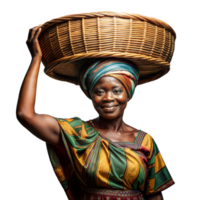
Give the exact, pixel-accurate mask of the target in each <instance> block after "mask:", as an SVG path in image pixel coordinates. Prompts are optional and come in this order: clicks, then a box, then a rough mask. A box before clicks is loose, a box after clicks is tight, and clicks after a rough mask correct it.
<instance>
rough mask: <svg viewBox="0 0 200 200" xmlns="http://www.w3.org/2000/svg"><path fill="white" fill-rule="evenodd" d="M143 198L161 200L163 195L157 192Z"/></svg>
mask: <svg viewBox="0 0 200 200" xmlns="http://www.w3.org/2000/svg"><path fill="white" fill-rule="evenodd" d="M145 200H163V196H162V193H161V192H159V193H157V194H154V195H151V196H147V197H146V198H145Z"/></svg>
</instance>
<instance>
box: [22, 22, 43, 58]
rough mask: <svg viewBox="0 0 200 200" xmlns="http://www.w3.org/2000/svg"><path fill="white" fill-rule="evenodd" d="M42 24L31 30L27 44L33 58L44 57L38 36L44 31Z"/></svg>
mask: <svg viewBox="0 0 200 200" xmlns="http://www.w3.org/2000/svg"><path fill="white" fill-rule="evenodd" d="M41 26H42V25H39V26H36V27H34V28H32V29H30V30H29V34H28V39H27V41H26V44H27V46H28V49H29V51H30V53H31V56H32V58H34V57H40V58H42V51H41V48H40V44H39V41H38V37H39V35H40V33H41V31H42V28H41Z"/></svg>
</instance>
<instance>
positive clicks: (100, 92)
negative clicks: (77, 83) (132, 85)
mask: <svg viewBox="0 0 200 200" xmlns="http://www.w3.org/2000/svg"><path fill="white" fill-rule="evenodd" d="M91 99H92V102H93V105H94V108H95V109H96V111H97V112H98V113H99V115H100V116H101V117H102V118H104V119H116V118H117V117H119V116H122V115H123V112H124V109H125V108H126V105H127V102H128V101H129V98H128V95H127V92H126V89H125V88H124V86H123V84H122V83H121V82H120V81H118V80H117V79H116V78H113V77H110V76H105V77H102V78H100V79H99V80H98V82H97V83H96V85H95V86H94V88H93V91H92V94H91Z"/></svg>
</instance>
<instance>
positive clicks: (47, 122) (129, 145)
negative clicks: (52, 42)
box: [17, 26, 174, 200]
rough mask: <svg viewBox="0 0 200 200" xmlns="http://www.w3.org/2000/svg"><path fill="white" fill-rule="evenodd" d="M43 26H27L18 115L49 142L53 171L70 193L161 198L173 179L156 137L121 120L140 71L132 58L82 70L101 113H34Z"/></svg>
mask: <svg viewBox="0 0 200 200" xmlns="http://www.w3.org/2000/svg"><path fill="white" fill-rule="evenodd" d="M40 32H41V26H38V27H35V28H33V29H31V30H30V31H29V36H28V40H27V45H28V48H29V50H30V53H31V55H32V62H31V65H30V67H29V70H28V72H27V74H26V76H25V79H24V81H23V84H22V87H21V91H20V94H19V100H18V104H17V118H18V120H19V122H20V123H21V124H22V125H23V126H24V127H26V128H27V129H28V130H29V131H30V132H31V133H33V134H34V135H35V136H37V137H38V138H40V139H42V140H43V141H45V142H46V143H47V148H48V153H49V156H50V160H51V163H52V166H53V168H54V171H55V173H56V175H57V177H58V179H59V181H60V182H61V184H62V186H63V188H64V189H65V191H66V193H67V196H68V198H69V199H70V200H71V199H112V200H141V199H145V200H162V199H163V197H162V194H161V191H162V190H164V189H166V188H167V187H169V186H171V185H172V184H173V183H174V182H173V180H172V178H171V176H170V174H169V172H168V170H167V168H166V166H165V163H164V161H163V159H162V157H161V155H160V153H159V150H158V148H157V146H156V143H155V141H154V140H153V139H152V137H151V136H150V135H148V134H146V133H145V132H143V131H141V130H137V129H135V128H133V127H131V126H128V125H127V124H125V123H124V122H123V120H122V117H123V113H124V109H125V107H126V105H127V103H128V101H129V100H130V99H131V98H132V96H133V93H134V89H135V87H136V85H137V81H138V78H139V72H138V70H137V67H136V66H134V64H133V63H130V62H128V61H124V60H119V59H114V60H113V59H103V60H98V61H96V62H93V63H90V64H88V65H87V66H85V67H83V69H82V70H81V72H80V77H79V80H80V85H81V88H82V90H83V91H84V93H85V94H86V95H87V96H88V97H89V98H91V100H92V102H93V105H94V107H95V109H96V111H97V112H98V114H99V117H98V118H96V119H93V120H90V121H87V122H84V121H82V120H81V119H79V118H77V117H75V118H72V119H60V118H54V117H52V116H49V115H40V114H37V113H35V110H34V104H35V96H36V85H37V77H38V72H39V66H40V62H41V59H42V52H41V49H40V46H39V43H38V37H39V35H40Z"/></svg>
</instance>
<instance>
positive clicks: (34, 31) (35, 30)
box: [30, 24, 43, 40]
mask: <svg viewBox="0 0 200 200" xmlns="http://www.w3.org/2000/svg"><path fill="white" fill-rule="evenodd" d="M42 25H43V24H40V25H38V26H35V27H33V28H32V29H31V38H30V40H33V38H38V36H39V34H40V32H41V31H38V30H39V29H40V28H41V27H42ZM38 32H39V33H38Z"/></svg>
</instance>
